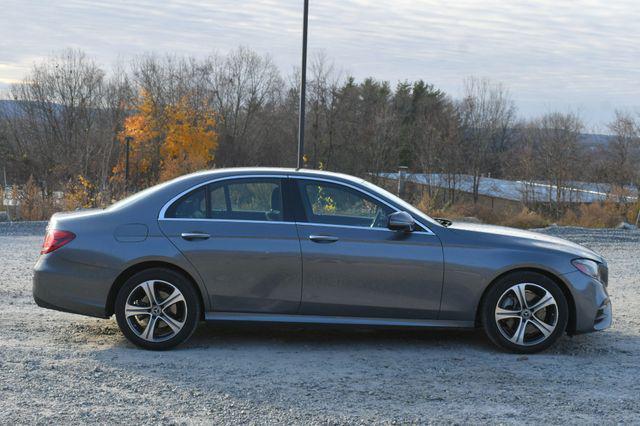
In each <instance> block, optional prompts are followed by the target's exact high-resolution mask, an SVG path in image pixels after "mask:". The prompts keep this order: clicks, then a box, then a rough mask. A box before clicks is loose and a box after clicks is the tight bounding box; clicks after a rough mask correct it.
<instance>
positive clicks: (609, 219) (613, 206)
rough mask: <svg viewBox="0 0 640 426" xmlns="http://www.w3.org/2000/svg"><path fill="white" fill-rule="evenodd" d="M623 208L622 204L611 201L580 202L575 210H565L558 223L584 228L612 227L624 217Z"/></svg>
mask: <svg viewBox="0 0 640 426" xmlns="http://www.w3.org/2000/svg"><path fill="white" fill-rule="evenodd" d="M625 209H626V208H625V206H624V205H621V204H618V203H614V202H613V201H605V202H603V203H590V204H581V205H580V207H579V208H578V209H577V211H573V210H567V211H566V212H565V214H564V216H563V217H562V219H561V220H560V224H561V225H567V226H581V227H584V228H613V227H615V226H616V225H618V224H619V223H620V222H622V221H623V220H625V219H626V218H625Z"/></svg>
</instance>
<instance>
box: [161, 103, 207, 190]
mask: <svg viewBox="0 0 640 426" xmlns="http://www.w3.org/2000/svg"><path fill="white" fill-rule="evenodd" d="M166 117H167V133H166V138H165V140H164V144H163V145H162V147H161V148H160V155H161V156H162V170H161V173H160V179H161V180H167V179H171V178H174V177H176V176H180V175H183V174H185V173H188V172H192V171H195V170H200V169H203V168H205V167H207V165H208V164H209V163H210V162H211V161H212V160H213V153H214V151H215V149H216V147H217V146H218V136H217V134H216V131H215V127H216V115H215V113H214V112H213V111H211V110H208V109H205V108H202V109H196V108H192V107H190V105H189V104H188V102H187V99H186V98H182V99H181V100H180V101H179V102H178V103H177V104H176V105H174V106H169V107H167V109H166Z"/></svg>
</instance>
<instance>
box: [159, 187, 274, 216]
mask: <svg viewBox="0 0 640 426" xmlns="http://www.w3.org/2000/svg"><path fill="white" fill-rule="evenodd" d="M283 214H284V211H283V202H282V182H281V180H280V179H277V178H255V179H254V178H247V179H237V180H227V181H222V182H219V183H213V184H210V185H207V186H203V187H201V188H198V189H195V190H194V191H192V192H190V193H188V194H187V195H185V196H183V197H182V198H180V199H179V200H178V201H176V202H175V203H173V204H172V205H171V206H170V207H169V208H168V209H167V212H166V214H165V217H166V218H181V219H206V218H211V219H228V220H250V221H282V220H283Z"/></svg>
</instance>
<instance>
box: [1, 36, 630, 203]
mask: <svg viewBox="0 0 640 426" xmlns="http://www.w3.org/2000/svg"><path fill="white" fill-rule="evenodd" d="M4 97H5V98H6V99H9V100H10V101H11V102H10V105H11V106H10V107H5V108H2V109H0V166H1V167H3V169H4V171H5V173H6V176H7V180H8V182H9V183H10V184H14V185H15V188H17V189H15V191H17V192H20V193H27V192H29V193H38V194H40V197H41V198H42V200H44V201H47V200H52V199H53V194H54V193H55V192H56V191H62V192H63V193H64V194H65V195H64V197H65V203H66V204H65V206H66V207H68V208H73V207H74V206H75V207H91V206H101V205H105V204H109V203H110V202H111V201H112V200H114V199H118V198H121V197H122V196H123V195H124V194H125V193H127V192H132V191H136V190H139V189H142V188H144V187H147V186H150V185H153V184H155V183H157V182H160V181H163V180H166V179H170V178H172V177H175V176H177V175H180V174H184V173H187V172H190V171H194V170H199V169H203V168H212V167H218V168H219V167H233V166H285V167H292V166H294V165H295V162H296V149H297V145H296V144H297V123H298V99H299V74H298V73H296V72H294V73H292V74H290V75H284V74H283V73H282V72H281V71H280V70H279V69H278V68H277V67H276V66H275V65H274V63H273V62H272V60H271V59H270V58H269V57H268V56H261V55H259V54H257V53H256V52H254V51H251V50H249V49H247V48H242V47H241V48H238V49H235V50H233V51H231V52H230V53H228V54H225V55H221V54H211V55H210V56H208V57H206V58H202V59H196V58H191V57H182V56H156V55H143V56H139V57H135V58H133V59H132V60H130V61H128V62H126V63H120V64H118V65H117V66H114V67H112V68H111V69H109V71H106V70H105V69H104V68H102V67H100V66H99V65H98V64H97V63H96V62H95V61H94V60H92V59H91V58H89V57H88V56H87V55H86V54H84V53H83V52H81V51H78V50H68V51H64V52H62V53H61V54H58V55H56V56H53V57H50V58H48V59H45V60H43V61H41V62H39V63H37V64H35V65H34V66H33V68H32V70H31V71H30V72H29V74H28V75H27V76H25V78H24V80H23V81H22V82H20V83H17V84H14V85H12V86H11V88H10V89H9V90H8V92H7V93H6V94H5V96H4ZM5 104H6V103H5ZM306 124H307V126H306V129H305V140H306V149H305V152H306V155H305V165H306V167H309V168H317V169H325V170H332V171H339V172H343V173H348V174H352V175H357V176H362V177H366V178H367V179H369V180H373V181H376V180H377V179H378V178H377V175H378V173H381V172H392V171H396V170H397V169H398V166H407V167H408V168H409V170H410V171H412V172H418V173H439V174H442V175H444V176H446V177H447V181H448V182H450V185H449V189H448V194H444V195H445V196H444V197H443V198H442V199H443V200H444V202H454V201H455V194H456V191H455V189H456V182H457V180H458V179H459V177H460V175H462V174H465V175H469V176H471V177H472V179H473V199H474V201H477V199H478V196H479V193H478V188H479V184H480V182H481V180H482V178H483V177H485V176H491V177H496V178H505V179H517V180H525V181H528V182H548V183H551V184H553V185H557V186H558V187H563V186H565V185H568V184H569V183H571V182H574V181H585V182H601V183H606V184H609V185H610V186H611V187H612V188H613V187H616V188H624V187H627V186H629V185H636V186H637V185H638V183H639V181H640V142H639V141H640V120H639V119H638V117H637V116H636V115H634V114H632V113H628V112H623V111H619V112H616V116H615V119H614V120H613V121H612V122H611V123H610V124H609V133H610V134H611V137H610V140H609V143H607V144H603V145H601V146H595V147H593V146H588V145H585V144H583V143H581V135H582V134H583V133H584V132H585V125H584V123H583V121H582V120H581V118H580V117H579V115H577V114H575V113H571V112H568V113H567V112H549V113H547V114H544V115H542V116H540V117H535V118H531V119H523V118H521V117H519V115H518V111H517V109H516V106H515V103H514V101H513V99H512V98H511V95H510V94H509V91H508V90H507V88H505V87H504V86H503V85H502V84H500V83H497V82H493V81H490V80H487V79H479V78H468V79H467V80H465V81H464V90H463V94H462V96H461V97H460V98H459V99H454V98H453V97H452V96H450V95H449V94H447V93H445V92H444V91H443V90H441V89H439V88H437V87H435V86H434V85H432V84H429V83H428V82H424V81H422V80H419V81H415V82H409V81H402V82H399V83H397V84H395V85H392V84H391V83H389V82H387V81H380V80H376V79H374V78H366V79H364V80H362V81H357V80H356V79H354V78H353V77H349V76H348V75H347V76H343V75H342V74H341V73H340V72H337V71H336V70H335V68H334V66H333V64H332V62H331V61H330V60H328V59H327V58H326V57H325V56H323V55H318V56H316V57H315V58H313V59H312V60H311V62H310V69H309V81H308V87H307V120H306ZM127 142H128V145H129V150H128V154H129V155H128V160H129V167H128V175H127V167H126V159H127V158H126V157H127V150H126V147H127ZM5 190H6V189H5ZM556 194H557V197H558V199H556V200H549V201H550V203H553V204H554V205H555V206H556V207H555V208H557V209H558V212H557V213H558V214H560V213H561V211H560V210H561V208H562V202H563V200H562V199H560V198H561V197H563V196H564V195H563V192H561V191H558V192H557V193H556ZM47 213H48V212H45V211H44V210H43V211H42V215H46V214H47ZM36 215H37V214H36Z"/></svg>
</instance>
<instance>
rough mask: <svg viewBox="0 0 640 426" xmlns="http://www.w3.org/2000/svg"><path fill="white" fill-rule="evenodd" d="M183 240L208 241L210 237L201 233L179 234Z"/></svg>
mask: <svg viewBox="0 0 640 426" xmlns="http://www.w3.org/2000/svg"><path fill="white" fill-rule="evenodd" d="M180 236H181V237H182V239H183V240H187V241H192V240H208V239H209V238H210V237H211V235H209V234H205V233H203V232H183V233H182V234H180Z"/></svg>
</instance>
